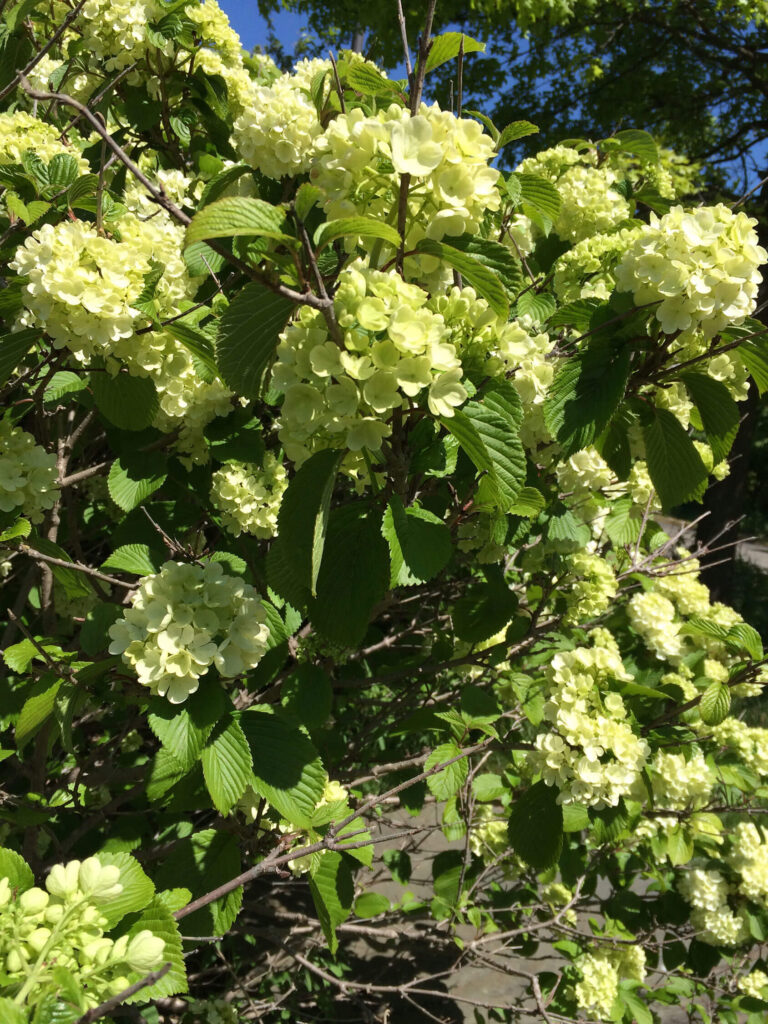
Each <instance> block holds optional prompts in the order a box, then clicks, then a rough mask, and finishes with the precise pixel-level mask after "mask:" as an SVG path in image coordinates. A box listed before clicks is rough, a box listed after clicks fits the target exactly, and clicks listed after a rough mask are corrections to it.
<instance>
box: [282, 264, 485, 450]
mask: <svg viewBox="0 0 768 1024" xmlns="http://www.w3.org/2000/svg"><path fill="white" fill-rule="evenodd" d="M428 300H429V296H428V295H427V293H426V292H424V291H423V290H422V289H421V288H418V287H417V286H416V285H413V284H408V283H406V282H404V281H403V280H402V278H401V277H400V275H399V274H397V273H395V272H394V271H392V272H389V273H385V272H382V271H379V270H371V269H369V268H368V267H367V266H365V264H364V263H362V262H360V261H356V262H355V263H353V264H352V265H351V266H350V267H348V268H347V269H346V270H345V271H343V272H342V274H341V277H340V279H339V287H338V289H337V292H336V295H335V298H334V305H335V310H336V319H337V322H338V324H339V327H340V328H341V330H342V331H343V332H344V335H343V346H342V347H339V346H338V345H336V344H335V343H334V342H333V341H332V340H331V338H330V337H329V333H328V329H327V326H326V324H325V321H324V320H323V318H322V316H321V315H320V314H318V313H316V312H313V311H312V310H310V309H309V308H308V307H306V306H305V307H303V308H302V310H301V312H300V314H299V319H298V320H297V321H296V322H294V323H292V324H290V325H289V326H288V327H287V329H286V330H285V332H284V333H283V334H282V335H281V341H280V344H279V346H278V349H277V362H276V363H275V366H274V369H273V371H272V386H273V387H274V388H276V389H277V390H279V391H282V392H283V393H284V399H283V404H282V408H281V412H280V434H279V436H280V440H281V441H282V443H283V445H284V446H285V449H286V453H287V455H288V457H289V458H290V459H291V460H292V461H294V462H302V461H303V460H304V459H305V458H306V457H307V456H308V455H309V453H310V451H311V445H312V443H313V442H319V446H320V447H329V446H331V447H347V448H349V449H350V450H351V451H353V452H359V451H360V450H361V449H362V448H367V449H370V450H372V451H376V450H378V449H379V448H380V447H381V442H382V441H383V440H384V438H386V437H388V436H389V434H390V433H391V427H390V425H389V419H390V417H391V415H392V411H393V410H395V409H400V408H407V407H408V405H409V400H411V399H414V398H416V397H418V396H420V395H421V393H422V392H426V395H427V404H428V406H429V410H430V412H431V413H432V414H433V415H434V416H452V415H453V411H454V409H455V407H456V406H459V405H461V404H462V403H463V402H464V401H465V400H466V397H467V392H466V390H465V389H464V387H463V386H462V384H461V377H462V368H461V363H460V361H459V357H458V354H457V352H456V346H455V345H453V344H452V343H451V342H450V341H449V340H448V339H447V337H446V335H447V331H446V327H445V322H444V320H443V317H442V316H441V315H440V314H438V313H434V312H432V310H431V309H430V308H429V305H428Z"/></svg>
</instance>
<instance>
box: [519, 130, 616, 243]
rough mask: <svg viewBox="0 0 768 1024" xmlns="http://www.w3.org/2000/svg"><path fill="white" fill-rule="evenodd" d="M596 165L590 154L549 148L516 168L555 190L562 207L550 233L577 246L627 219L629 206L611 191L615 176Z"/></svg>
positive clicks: (613, 172)
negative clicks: (537, 178) (544, 179)
mask: <svg viewBox="0 0 768 1024" xmlns="http://www.w3.org/2000/svg"><path fill="white" fill-rule="evenodd" d="M597 161H598V158H597V153H596V152H595V151H594V150H587V151H586V152H582V153H579V152H577V151H576V150H575V149H571V148H570V147H569V146H553V147H552V148H551V149H546V150H544V151H543V152H541V153H537V154H536V156H532V157H528V158H527V159H526V160H523V162H522V163H521V164H520V166H519V167H518V168H517V171H518V172H519V173H522V174H536V175H539V176H540V177H543V178H546V179H547V180H548V181H550V182H552V184H553V185H555V186H556V188H557V191H558V192H559V193H560V197H561V199H562V205H561V207H560V213H559V215H558V218H557V220H556V221H555V224H554V230H555V232H556V233H557V234H558V235H559V236H560V238H562V239H564V240H567V241H571V242H579V241H581V240H582V239H583V238H587V237H589V236H590V235H601V234H603V233H605V232H606V231H610V230H611V228H614V227H616V226H617V225H619V224H620V223H621V222H622V221H624V220H627V218H628V217H629V216H630V215H631V212H632V209H631V206H630V203H629V202H628V201H627V200H626V199H625V198H624V196H622V195H621V193H620V192H617V191H616V189H615V188H614V187H613V186H615V185H616V184H617V182H618V180H619V176H618V174H617V173H616V172H615V171H614V170H613V169H612V168H611V167H609V166H607V165H606V164H603V165H602V166H599V167H598V163H597Z"/></svg>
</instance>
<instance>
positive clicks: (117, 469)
mask: <svg viewBox="0 0 768 1024" xmlns="http://www.w3.org/2000/svg"><path fill="white" fill-rule="evenodd" d="M166 469H167V467H166V459H165V456H164V455H163V454H162V453H160V452H143V453H136V454H135V455H122V456H121V457H120V458H119V459H115V461H114V462H113V463H112V465H111V467H110V470H109V476H108V477H107V487H108V489H109V496H110V498H111V499H112V501H114V503H115V504H116V505H117V506H118V507H119V508H121V509H122V510H123V511H124V512H130V511H131V509H134V508H138V506H139V505H141V504H142V502H144V501H146V500H147V498H148V497H149V496H150V494H154V493H155V491H157V490H159V488H161V487H162V486H163V484H164V483H165V480H166V477H167V475H168V474H167V471H166Z"/></svg>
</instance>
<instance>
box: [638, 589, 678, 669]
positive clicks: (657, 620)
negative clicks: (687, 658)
mask: <svg viewBox="0 0 768 1024" xmlns="http://www.w3.org/2000/svg"><path fill="white" fill-rule="evenodd" d="M627 614H628V617H629V622H630V625H631V626H632V628H633V629H634V630H635V631H636V632H637V633H639V634H640V636H641V637H642V638H643V641H644V643H645V645H646V647H647V648H648V649H649V650H650V651H652V652H653V653H654V654H655V655H656V657H657V658H659V659H661V660H668V661H671V662H673V663H674V662H675V660H676V659H677V658H679V657H680V656H681V654H682V653H683V644H684V641H683V637H682V636H681V635H680V629H681V626H682V623H680V622H678V621H676V618H675V606H674V605H673V604H672V602H671V601H670V600H669V598H667V597H664V595H663V594H658V593H656V592H654V591H644V592H641V593H637V594H633V596H632V597H631V598H630V601H629V604H628V605H627Z"/></svg>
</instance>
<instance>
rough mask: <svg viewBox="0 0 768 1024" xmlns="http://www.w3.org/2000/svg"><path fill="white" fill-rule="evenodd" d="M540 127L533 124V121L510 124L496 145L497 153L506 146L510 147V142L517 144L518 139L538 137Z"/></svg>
mask: <svg viewBox="0 0 768 1024" xmlns="http://www.w3.org/2000/svg"><path fill="white" fill-rule="evenodd" d="M538 133H539V129H538V126H537V125H535V124H533V123H532V122H531V121H513V122H512V123H511V124H508V125H507V126H506V128H505V129H504V131H503V132H502V133H501V135H500V137H499V141H498V142H497V143H496V151H497V152H498V151H499V150H501V149H503V148H504V146H508V145H509V143H510V142H517V140H518V139H524V138H525V137H526V135H538Z"/></svg>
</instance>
